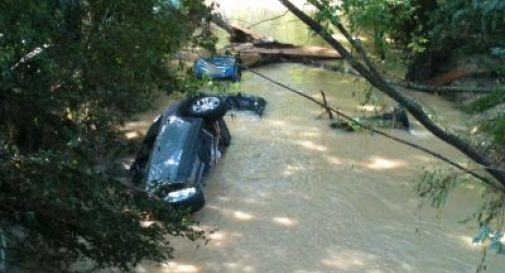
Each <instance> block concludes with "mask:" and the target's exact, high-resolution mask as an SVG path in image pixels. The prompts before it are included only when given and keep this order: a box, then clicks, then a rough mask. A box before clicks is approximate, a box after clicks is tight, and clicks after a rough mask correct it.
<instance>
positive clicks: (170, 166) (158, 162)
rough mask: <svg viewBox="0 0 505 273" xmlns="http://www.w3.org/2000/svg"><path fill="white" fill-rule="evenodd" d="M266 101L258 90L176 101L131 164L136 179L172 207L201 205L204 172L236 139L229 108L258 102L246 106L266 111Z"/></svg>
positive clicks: (150, 130) (155, 125) (144, 141)
mask: <svg viewBox="0 0 505 273" xmlns="http://www.w3.org/2000/svg"><path fill="white" fill-rule="evenodd" d="M232 102H233V103H234V104H233V105H232ZM265 104H266V101H265V100H264V99H263V98H260V97H254V96H242V95H234V96H218V95H200V96H197V97H193V98H189V99H186V100H183V101H179V102H176V103H174V104H172V105H170V106H169V107H168V108H166V109H165V111H164V112H163V113H162V114H161V115H159V116H158V117H157V119H156V120H155V121H154V123H153V124H152V125H151V126H150V127H149V129H148V131H147V133H146V136H145V138H144V140H143V141H142V146H141V148H140V150H139V152H138V153H137V156H136V158H135V161H134V163H133V165H132V166H131V171H132V182H133V183H134V184H142V185H143V187H144V188H145V190H146V192H148V193H149V194H150V195H151V196H155V197H157V198H159V199H160V200H163V201H164V202H166V203H167V204H168V205H170V206H171V207H176V208H178V207H187V208H189V209H190V210H191V211H192V212H195V211H197V210H199V209H201V208H202V207H203V206H204V205H205V197H204V193H203V185H204V178H205V176H206V175H207V174H208V172H209V170H210V168H211V167H212V166H213V165H215V164H216V163H217V162H218V161H219V159H220V158H221V155H222V153H223V152H224V150H225V148H226V147H227V146H228V145H230V143H231V135H230V132H229V130H228V127H227V125H226V122H225V121H224V120H223V116H224V115H225V114H226V111H227V110H228V109H229V108H237V107H236V105H249V106H251V105H252V106H254V105H256V106H257V107H256V108H254V107H250V108H248V109H243V108H242V109H243V110H251V111H255V112H257V113H261V114H262V113H263V109H264V107H265ZM238 109H239V110H241V108H240V107H238Z"/></svg>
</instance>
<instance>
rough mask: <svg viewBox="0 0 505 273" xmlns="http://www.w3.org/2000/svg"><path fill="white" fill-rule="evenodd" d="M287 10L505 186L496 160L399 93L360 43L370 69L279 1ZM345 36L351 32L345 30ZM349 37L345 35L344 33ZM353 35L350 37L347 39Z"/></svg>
mask: <svg viewBox="0 0 505 273" xmlns="http://www.w3.org/2000/svg"><path fill="white" fill-rule="evenodd" d="M279 1H280V2H281V3H282V4H283V5H284V6H285V7H286V8H287V9H289V10H290V11H291V12H292V13H293V14H294V15H295V16H296V17H298V18H299V19H300V20H301V21H303V22H304V23H305V24H306V25H307V26H308V27H310V28H311V29H312V30H313V31H314V32H316V33H317V34H318V35H320V36H321V37H322V38H323V39H324V40H325V41H326V42H327V43H328V44H329V45H330V46H332V47H333V48H334V49H336V50H337V51H338V52H339V53H340V54H341V55H342V57H343V58H345V60H346V61H347V62H349V64H350V65H351V66H352V67H353V68H354V69H356V70H357V71H358V72H359V73H360V74H361V75H362V76H363V77H364V78H365V79H367V80H368V81H369V82H370V83H371V84H372V85H373V86H375V87H376V88H377V89H378V90H380V91H382V92H383V93H385V94H386V95H387V96H389V97H390V98H392V99H393V100H395V101H396V102H398V103H399V104H401V105H402V106H404V107H405V109H407V111H408V112H409V113H410V114H411V115H412V116H413V117H414V118H415V119H417V120H418V121H419V122H420V123H421V124H422V125H423V126H424V127H425V128H426V129H428V131H430V132H431V133H432V134H434V135H435V136H437V137H438V138H439V139H441V140H442V141H444V142H446V143H448V144H449V145H451V146H453V147H455V148H456V149H458V150H459V151H461V152H462V153H464V154H465V155H466V156H468V157H469V158H470V159H472V160H473V161H475V162H476V163H478V164H479V165H482V166H484V168H485V169H486V171H487V172H488V173H489V174H491V175H492V176H493V177H494V178H495V179H496V180H497V181H498V183H500V184H501V186H502V187H505V172H503V171H500V170H496V166H495V164H493V161H492V160H491V159H490V158H488V157H487V156H485V155H484V154H482V153H481V152H479V151H478V150H477V149H476V148H474V147H473V146H472V145H470V144H469V143H467V142H465V141H463V140H462V139H461V138H459V137H458V136H457V135H455V134H452V133H450V132H447V131H446V130H445V129H443V128H441V127H440V126H438V125H437V124H435V123H434V122H433V121H432V120H431V119H430V118H429V116H428V115H427V114H426V113H425V112H424V110H423V109H422V107H421V106H420V105H419V104H418V103H417V102H416V101H414V100H413V99H412V98H410V97H407V96H406V95H404V94H403V93H401V92H400V91H398V90H397V89H396V88H395V87H393V86H392V85H391V84H389V83H388V82H387V81H386V80H385V79H384V78H383V77H382V76H381V75H380V74H379V73H378V72H377V70H376V69H375V68H374V65H373V64H372V63H371V61H370V59H369V58H368V56H367V54H366V52H365V51H364V50H363V49H362V48H360V47H359V45H358V47H356V43H355V41H354V40H352V39H351V40H349V43H350V44H351V45H352V46H353V47H354V48H355V49H356V50H358V51H360V52H361V54H360V56H361V57H362V58H363V61H364V62H365V63H366V65H367V66H369V67H368V68H367V67H366V66H365V65H363V63H361V62H359V61H358V60H357V59H356V58H354V57H353V56H352V55H351V54H350V53H349V51H348V50H347V49H345V48H344V46H343V45H342V44H341V43H340V42H338V41H337V40H336V39H335V38H333V36H332V35H331V34H330V33H329V31H327V30H326V29H325V28H324V27H323V26H322V25H321V24H319V23H318V22H316V21H315V20H313V19H312V18H311V17H310V16H308V15H307V14H305V12H303V11H302V10H300V9H299V8H297V7H296V6H295V5H293V4H292V3H291V2H290V1H289V0H279ZM309 1H310V2H313V3H316V8H317V7H318V6H319V7H321V8H322V7H323V6H322V5H321V4H320V3H318V2H316V1H313V0H309ZM330 22H331V23H332V24H334V25H335V23H336V22H338V20H337V17H335V16H333V17H332V20H330ZM335 26H336V27H337V28H338V29H343V30H345V28H344V27H343V26H342V25H341V24H340V25H338V24H336V25H335ZM344 33H347V31H345V32H344ZM344 33H343V34H344ZM344 36H345V34H344ZM349 37H350V36H348V37H346V38H347V39H348V38H349Z"/></svg>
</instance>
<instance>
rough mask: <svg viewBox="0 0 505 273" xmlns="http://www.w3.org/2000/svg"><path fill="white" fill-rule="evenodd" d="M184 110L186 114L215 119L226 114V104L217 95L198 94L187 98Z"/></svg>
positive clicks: (208, 119) (210, 119) (209, 119)
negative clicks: (187, 101) (189, 98)
mask: <svg viewBox="0 0 505 273" xmlns="http://www.w3.org/2000/svg"><path fill="white" fill-rule="evenodd" d="M185 108H186V109H185V110H186V112H187V114H188V115H190V116H193V117H198V118H203V119H205V120H207V121H211V122H212V121H216V120H218V119H220V118H222V117H223V116H224V115H225V114H226V110H227V109H226V104H225V102H224V101H223V100H222V99H221V98H220V97H218V96H199V97H195V98H193V99H191V100H189V103H187V104H186V106H185Z"/></svg>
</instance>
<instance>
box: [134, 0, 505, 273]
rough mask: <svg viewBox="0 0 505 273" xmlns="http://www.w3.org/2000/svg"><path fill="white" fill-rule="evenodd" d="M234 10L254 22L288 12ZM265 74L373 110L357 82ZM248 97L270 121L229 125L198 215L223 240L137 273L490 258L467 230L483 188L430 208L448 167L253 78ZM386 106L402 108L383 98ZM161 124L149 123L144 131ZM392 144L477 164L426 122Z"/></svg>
mask: <svg viewBox="0 0 505 273" xmlns="http://www.w3.org/2000/svg"><path fill="white" fill-rule="evenodd" d="M224 2H226V1H224ZM228 2H230V1H228ZM232 2H233V1H232ZM232 2H230V3H232ZM238 2H240V1H238ZM243 2H244V1H243ZM249 2H251V1H249ZM260 2H261V1H260ZM230 3H228V4H230ZM244 3H245V2H244ZM224 7H226V5H224ZM277 8H278V7H277ZM228 11H229V12H228V16H229V17H230V16H232V15H234V16H237V17H236V18H239V19H241V20H249V21H251V22H252V21H254V20H253V19H256V20H258V18H259V19H261V18H262V17H269V16H272V15H275V14H278V13H279V12H281V13H282V10H281V9H279V10H275V11H265V10H261V9H258V10H254V11H250V12H246V11H244V10H240V9H237V10H235V9H231V8H230V9H229V10H228ZM231 11H233V12H231ZM253 13H254V14H256V15H254V14H253ZM251 14H253V15H251ZM247 15H250V17H248V16H247ZM290 20H292V19H290ZM293 24H299V23H297V22H294V23H293ZM274 25H275V24H274V23H271V24H270V25H263V26H262V28H263V30H265V32H267V34H268V35H277V34H278V35H280V36H281V37H282V38H286V39H285V40H287V41H290V42H303V41H302V40H303V39H306V41H305V42H303V43H308V44H317V45H320V43H321V42H320V41H319V40H318V39H312V38H310V37H309V38H308V40H307V38H306V37H308V36H307V32H306V31H305V30H303V29H302V30H301V34H300V33H297V30H296V29H295V30H286V29H282V27H279V28H278V29H277V30H275V29H274V28H269V27H268V26H270V27H272V26H274ZM284 28H286V27H284ZM267 30H268V31H270V32H268V31H267ZM290 35H291V36H290ZM296 35H298V36H296ZM289 37H295V38H293V40H290V39H289ZM296 37H298V38H296ZM276 38H278V37H276ZM258 71H260V72H262V73H264V74H267V75H269V76H271V77H272V78H274V79H276V80H279V81H281V82H284V83H287V84H289V85H290V86H292V87H296V88H298V89H300V90H304V91H305V92H307V93H308V94H310V95H312V96H315V97H318V96H320V95H319V92H320V90H324V91H325V92H326V93H327V95H328V97H329V101H330V103H331V104H332V105H335V106H338V108H339V109H341V110H343V111H346V112H348V113H352V114H354V115H364V114H366V110H367V109H369V107H362V108H358V107H357V105H358V103H359V102H360V101H362V100H363V97H364V96H363V92H362V91H363V90H365V89H366V87H367V86H366V85H365V84H364V83H363V82H362V81H359V80H356V78H355V77H352V76H348V75H343V74H338V73H333V72H327V71H324V70H321V69H317V68H308V67H304V66H302V65H295V64H279V65H271V66H268V67H263V68H260V69H258ZM240 89H241V90H243V91H244V92H246V93H250V94H253V95H259V96H263V97H265V98H266V99H267V101H268V102H269V104H268V106H267V110H266V112H265V115H264V116H263V117H262V118H259V117H257V116H254V115H253V114H248V113H237V112H234V113H229V114H228V115H227V116H226V121H227V123H228V126H229V128H230V130H231V133H232V135H233V140H232V144H231V146H230V147H229V149H228V151H227V152H226V153H225V154H224V157H223V159H222V161H221V162H219V164H218V166H216V167H215V168H214V169H213V170H212V171H211V173H210V176H209V177H208V179H207V187H206V188H205V193H206V198H207V206H206V207H205V208H204V209H203V210H201V211H200V212H198V213H197V214H196V215H195V216H194V217H195V219H196V220H197V221H198V222H200V226H201V227H202V228H204V229H205V230H209V231H211V230H217V231H216V232H214V233H213V234H211V235H210V238H211V241H210V243H209V244H208V245H203V244H202V243H200V244H199V247H197V245H198V244H197V243H192V242H188V241H185V240H179V239H175V240H174V246H175V248H176V249H177V250H176V252H175V257H176V258H175V259H174V260H171V261H167V263H166V264H163V265H154V264H149V263H144V264H142V265H140V266H138V268H137V272H155V273H161V272H178V273H192V272H216V273H217V272H223V273H224V272H230V273H231V272H233V273H238V272H251V273H254V272H257V273H268V272H272V273H281V272H296V273H305V272H307V273H309V272H310V273H316V272H367V273H381V272H383V273H386V272H426V273H430V272H433V273H435V272H437V273H438V272H475V269H476V267H477V265H478V264H479V261H480V259H481V248H480V247H478V246H472V244H471V238H472V236H473V235H474V234H475V233H476V230H475V226H474V225H473V224H467V225H464V224H460V223H459V221H461V220H464V219H466V218H467V217H469V216H470V215H471V214H472V213H473V212H474V211H475V210H476V208H477V206H478V205H479V202H480V197H479V195H478V189H475V188H473V187H461V188H459V189H457V190H456V191H455V192H454V193H453V194H452V195H450V198H449V200H448V203H447V205H446V206H445V208H444V209H443V210H442V211H439V210H435V209H432V208H430V207H429V206H425V207H423V208H421V209H419V204H420V200H419V199H418V198H417V197H416V195H415V193H414V191H413V189H414V186H415V183H416V182H417V181H418V180H419V178H420V174H421V173H422V168H423V167H425V166H430V165H433V164H437V165H442V163H440V162H437V161H435V160H433V159H432V158H430V157H428V156H427V155H426V154H423V153H421V152H419V151H416V150H413V149H411V148H408V147H405V146H402V145H400V144H397V143H394V142H392V141H390V140H387V139H385V138H383V137H381V136H378V135H371V134H369V133H345V132H340V131H335V130H332V129H330V128H329V126H328V125H329V121H328V120H327V119H326V117H325V116H324V111H323V110H322V109H320V108H319V107H318V106H316V105H314V104H312V103H311V102H309V101H306V100H304V99H302V98H299V97H296V96H293V95H291V94H289V93H287V92H286V91H284V90H282V89H281V88H279V87H277V86H275V85H272V84H270V83H268V82H265V81H264V80H263V79H261V78H259V77H258V76H255V75H253V74H251V73H244V75H243V80H242V83H241V85H240ZM415 96H417V98H418V100H419V101H420V102H421V103H423V104H424V105H426V106H427V107H428V109H429V108H432V109H435V110H437V113H438V115H437V116H436V119H437V120H438V121H439V122H441V123H443V124H447V125H450V126H452V127H458V126H463V125H464V120H465V118H466V117H465V116H464V115H463V114H461V113H459V112H458V111H457V110H455V109H454V107H453V106H452V105H451V104H450V103H448V102H446V101H443V100H441V99H439V98H437V97H434V96H430V95H425V94H421V95H419V94H415ZM377 100H378V103H379V104H384V105H392V104H391V102H390V101H388V100H387V99H385V98H383V97H381V96H380V95H377ZM152 118H153V114H152V113H149V114H146V115H144V116H142V117H141V121H140V122H138V123H137V125H138V126H139V127H140V128H141V127H144V126H146V125H147V124H148V123H149V122H150V121H151V120H152ZM130 125H132V124H130ZM133 125H135V124H133ZM390 133H392V134H394V135H395V136H398V137H402V138H404V139H407V140H411V141H415V142H416V143H418V144H421V145H424V146H427V147H430V148H431V149H434V150H436V151H438V152H441V153H443V154H445V155H448V156H450V157H452V158H454V159H456V160H458V161H460V162H465V160H466V159H465V158H464V157H463V156H462V155H461V154H460V153H458V152H457V151H455V150H454V149H453V148H451V147H449V146H448V145H446V144H444V143H442V142H441V141H439V140H437V139H436V138H435V137H434V136H432V135H431V134H430V133H429V132H427V131H426V130H425V129H424V128H422V127H421V126H419V125H418V124H416V123H414V124H413V129H412V131H411V132H410V133H409V132H403V131H393V130H391V131H390ZM487 264H488V271H487V272H504V271H505V259H503V258H500V257H497V256H496V255H495V254H493V253H489V254H488V259H487Z"/></svg>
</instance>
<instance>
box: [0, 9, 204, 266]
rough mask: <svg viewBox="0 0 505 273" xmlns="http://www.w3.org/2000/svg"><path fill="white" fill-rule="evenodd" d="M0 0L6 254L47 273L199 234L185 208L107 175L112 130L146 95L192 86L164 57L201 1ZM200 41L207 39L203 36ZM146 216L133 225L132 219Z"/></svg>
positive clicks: (0, 161) (109, 261)
mask: <svg viewBox="0 0 505 273" xmlns="http://www.w3.org/2000/svg"><path fill="white" fill-rule="evenodd" d="M180 2H181V4H180V5H179V6H178V7H176V6H174V5H173V4H172V3H171V1H164V0H145V1H127V0H116V1H110V0H59V1H55V0H40V1H30V0H2V1H0V5H1V10H2V12H1V13H0V203H1V204H0V207H1V209H0V230H3V231H4V232H5V233H6V234H7V242H8V251H7V254H8V256H7V257H8V258H7V259H8V263H10V264H17V265H26V262H27V261H30V263H33V264H35V265H36V266H37V267H38V268H39V269H42V270H46V271H48V272H58V270H61V271H65V272H66V269H65V268H66V267H67V266H68V265H70V264H72V263H74V262H75V261H78V260H81V259H86V260H90V261H91V262H93V263H95V264H96V265H97V266H98V267H117V268H120V269H121V270H123V271H128V270H130V269H131V268H132V267H133V266H135V265H136V264H137V263H138V262H139V261H140V260H142V259H151V260H155V261H161V260H164V259H166V258H168V257H170V255H171V253H172V251H173V249H172V248H171V246H170V244H169V241H168V238H169V237H167V236H168V235H173V236H185V237H187V238H189V239H198V238H202V236H203V234H202V233H200V232H196V231H194V230H193V228H192V225H193V223H192V221H191V220H189V219H188V218H187V216H186V215H185V214H184V213H181V212H177V211H174V210H170V209H167V207H165V206H164V205H162V204H160V203H158V202H157V201H154V200H151V199H149V198H146V196H145V195H143V194H142V192H141V191H138V190H134V189H132V188H131V187H129V186H128V185H125V183H123V182H121V181H119V180H117V179H115V178H112V177H109V176H108V175H107V172H106V171H105V170H106V169H107V168H108V166H109V164H110V162H111V161H112V160H113V159H114V158H117V157H118V155H121V154H123V153H124V152H125V151H127V150H128V145H127V144H126V143H125V142H124V140H123V139H122V137H121V135H120V134H119V132H118V128H119V126H120V125H121V124H122V123H123V121H124V120H125V119H126V118H127V117H128V116H129V115H131V114H132V113H134V112H135V111H138V110H141V109H145V108H146V107H148V106H149V105H150V101H151V100H152V99H153V98H155V96H156V94H157V93H158V92H160V91H162V92H167V93H170V92H175V91H186V90H188V88H192V87H194V86H195V84H193V83H192V81H191V80H188V78H187V77H186V75H185V73H184V72H183V71H179V70H178V67H176V66H173V65H170V64H171V61H172V60H173V59H174V57H175V54H176V53H177V52H178V50H179V49H180V48H181V47H182V46H186V45H188V46H189V45H190V44H189V43H190V41H194V42H197V43H199V44H205V45H206V46H207V47H212V39H211V38H210V37H209V33H202V35H200V36H199V37H198V38H194V37H192V33H193V32H194V30H195V28H196V27H198V25H199V24H200V22H201V20H202V18H206V17H207V16H208V12H209V11H208V8H207V7H206V6H205V5H204V4H203V1H199V0H186V1H180ZM209 41H210V42H209ZM146 220H150V221H152V220H156V221H157V222H156V223H155V224H152V225H150V226H149V227H143V226H142V225H141V222H142V221H146Z"/></svg>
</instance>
